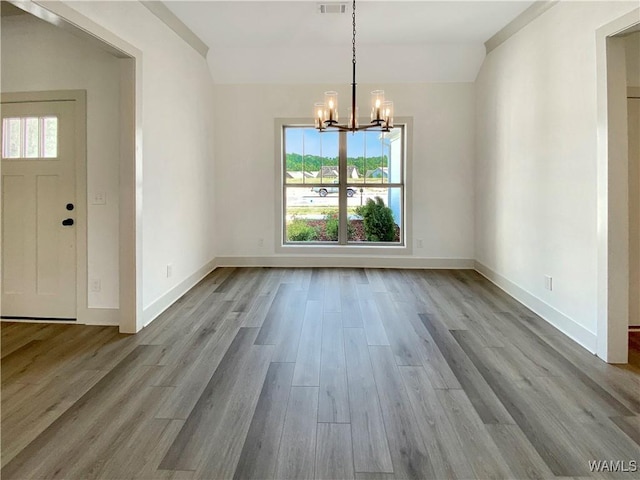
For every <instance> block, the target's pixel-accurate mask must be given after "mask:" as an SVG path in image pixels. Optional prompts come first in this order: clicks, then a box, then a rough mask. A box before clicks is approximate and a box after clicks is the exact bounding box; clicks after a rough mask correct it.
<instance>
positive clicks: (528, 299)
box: [475, 260, 597, 354]
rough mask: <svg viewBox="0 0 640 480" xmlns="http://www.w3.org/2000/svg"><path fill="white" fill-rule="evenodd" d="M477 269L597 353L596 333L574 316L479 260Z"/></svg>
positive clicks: (566, 333) (573, 338) (476, 263)
mask: <svg viewBox="0 0 640 480" xmlns="http://www.w3.org/2000/svg"><path fill="white" fill-rule="evenodd" d="M475 269H476V271H477V272H478V273H480V274H481V275H482V276H484V277H486V278H487V279H488V280H489V281H491V282H492V283H494V284H495V285H497V286H498V287H500V288H501V289H502V290H504V291H505V292H507V293H508V294H509V295H511V296H512V297H513V298H515V299H516V300H518V301H519V302H520V303H522V304H523V305H525V306H526V307H528V308H530V309H531V310H533V311H534V312H535V313H537V314H538V315H539V316H540V317H542V318H543V319H544V320H546V321H547V322H549V323H550V324H551V325H553V326H554V327H556V328H557V329H558V330H560V331H561V332H562V333H564V334H565V335H567V336H568V337H569V338H571V339H572V340H574V341H576V342H578V343H579V344H580V345H582V346H583V347H584V348H586V349H587V350H589V351H590V352H591V353H593V354H595V353H596V338H597V337H596V335H595V334H594V333H592V332H590V331H589V330H587V329H586V328H584V327H583V326H582V325H580V324H579V323H577V322H576V321H575V320H573V319H572V318H569V317H568V316H566V315H565V314H564V313H562V312H560V311H559V310H556V309H555V308H554V307H552V306H551V305H549V304H548V303H546V302H544V301H542V300H540V299H539V298H538V297H536V296H535V295H533V294H531V293H529V292H528V291H526V290H525V289H523V288H522V287H520V286H518V285H516V284H515V283H513V282H512V281H511V280H509V279H507V278H506V277H503V276H502V275H500V274H499V273H496V272H494V271H493V270H491V269H490V268H489V267H487V266H486V265H483V264H482V263H480V262H478V261H477V260H476V262H475Z"/></svg>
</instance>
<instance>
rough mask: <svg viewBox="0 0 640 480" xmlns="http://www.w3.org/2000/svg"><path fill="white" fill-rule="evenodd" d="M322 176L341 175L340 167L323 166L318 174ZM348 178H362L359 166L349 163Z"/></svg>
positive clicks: (333, 176)
mask: <svg viewBox="0 0 640 480" xmlns="http://www.w3.org/2000/svg"><path fill="white" fill-rule="evenodd" d="M317 176H318V177H319V176H322V178H336V177H338V176H339V172H338V167H322V170H320V172H319V173H318V175H317ZM347 178H360V174H359V173H358V168H357V167H356V166H354V165H347Z"/></svg>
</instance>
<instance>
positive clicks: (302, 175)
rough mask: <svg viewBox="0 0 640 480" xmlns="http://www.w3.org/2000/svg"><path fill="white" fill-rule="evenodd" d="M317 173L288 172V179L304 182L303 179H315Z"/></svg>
mask: <svg viewBox="0 0 640 480" xmlns="http://www.w3.org/2000/svg"><path fill="white" fill-rule="evenodd" d="M316 173H317V172H315V173H314V172H298V171H291V170H287V178H291V179H295V180H302V178H315V176H316Z"/></svg>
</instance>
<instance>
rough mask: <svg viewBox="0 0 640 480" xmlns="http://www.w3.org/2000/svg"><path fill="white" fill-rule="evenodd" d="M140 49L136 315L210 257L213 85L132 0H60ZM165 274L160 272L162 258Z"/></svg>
mask: <svg viewBox="0 0 640 480" xmlns="http://www.w3.org/2000/svg"><path fill="white" fill-rule="evenodd" d="M65 3H67V4H68V5H69V6H70V7H72V8H73V9H75V10H77V11H78V12H80V13H81V14H82V15H84V16H86V17H88V18H89V19H90V20H92V21H93V22H95V23H97V24H98V25H99V26H101V27H103V28H105V29H107V30H109V31H110V32H112V33H113V34H114V35H117V36H118V37H119V38H121V39H122V40H124V41H126V42H128V43H129V44H131V45H133V46H134V47H135V48H137V49H139V50H140V51H141V52H142V78H141V81H142V121H141V124H142V132H138V133H139V134H141V135H142V141H143V143H142V159H143V167H142V168H143V179H142V181H143V187H142V210H143V212H142V215H143V231H142V252H143V258H142V285H143V291H142V302H143V307H144V309H145V315H143V316H144V317H145V318H144V321H145V322H148V321H150V320H151V319H152V318H153V317H154V316H155V315H156V314H157V313H159V311H161V310H162V309H163V308H165V307H166V306H168V305H169V304H170V303H171V302H172V301H174V300H175V299H176V298H177V297H178V296H179V295H180V294H181V293H182V292H183V291H184V289H185V288H188V287H190V286H191V284H192V283H193V282H194V281H195V280H196V279H197V278H198V277H199V276H201V275H202V274H203V273H204V272H205V271H206V270H207V269H208V268H209V267H210V265H211V263H210V262H211V261H212V260H213V258H214V203H213V201H214V176H213V139H212V137H213V136H212V133H211V132H212V131H213V125H212V95H213V87H212V80H211V76H210V74H209V71H208V67H207V63H206V61H205V59H204V58H202V57H201V56H200V55H199V54H198V53H197V52H196V51H195V50H193V49H192V48H191V47H190V46H188V45H187V44H186V43H185V42H184V41H183V40H182V39H180V38H179V37H178V36H177V35H176V34H175V33H174V32H173V31H171V30H170V29H169V28H168V27H167V26H166V25H165V24H164V23H162V22H161V21H160V20H159V19H158V18H157V17H155V16H154V15H153V14H152V13H151V12H150V11H149V10H147V9H146V8H145V7H144V6H143V5H142V4H140V3H138V2H101V1H97V2H65ZM168 264H171V265H172V269H173V274H172V276H171V277H170V278H167V265H168Z"/></svg>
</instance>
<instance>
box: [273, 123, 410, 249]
mask: <svg viewBox="0 0 640 480" xmlns="http://www.w3.org/2000/svg"><path fill="white" fill-rule="evenodd" d="M363 121H364V120H363ZM395 123H396V124H397V125H404V134H405V145H404V148H405V165H404V177H405V178H404V190H405V194H404V219H403V221H404V237H403V240H404V244H403V245H389V244H386V243H385V244H382V245H375V244H373V245H371V244H356V243H351V244H348V245H337V244H318V243H312V244H302V243H295V244H292V243H289V244H287V243H285V241H284V228H283V222H284V211H283V208H282V205H283V198H282V195H283V192H284V188H283V187H284V185H283V177H284V175H283V171H282V168H283V161H282V151H283V150H282V149H283V147H284V145H283V141H284V138H283V131H284V130H283V128H284V127H285V126H312V125H313V120H312V119H310V118H276V119H275V121H274V142H273V143H274V158H275V168H274V172H275V175H274V193H275V195H274V197H275V199H274V200H275V216H274V219H275V221H276V228H275V241H274V245H275V253H276V254H283V255H290V254H292V255H332V256H333V255H345V256H347V255H348V256H365V257H366V256H369V257H377V256H394V255H403V256H404V255H412V254H413V229H412V220H413V189H412V178H413V175H412V173H413V172H412V164H413V117H396V118H395Z"/></svg>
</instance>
